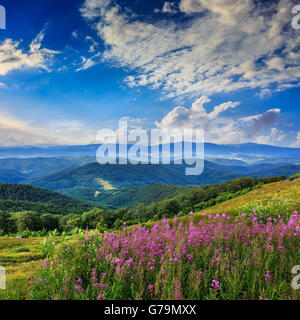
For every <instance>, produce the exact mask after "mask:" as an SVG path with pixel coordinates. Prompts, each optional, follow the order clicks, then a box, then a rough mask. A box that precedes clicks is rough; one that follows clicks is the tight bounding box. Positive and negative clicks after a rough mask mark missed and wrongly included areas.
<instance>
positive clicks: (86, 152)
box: [0, 143, 300, 161]
mask: <svg viewBox="0 0 300 320" xmlns="http://www.w3.org/2000/svg"><path fill="white" fill-rule="evenodd" d="M98 147H99V145H98V144H91V145H84V146H50V147H49V146H48V147H32V146H28V147H7V148H4V147H2V148H0V158H24V157H25V158H34V157H83V156H92V157H95V155H96V151H97V149H98ZM128 148H130V145H129V146H128ZM194 149H195V145H194ZM173 150H174V145H173V144H172V145H171V152H173ZM205 156H206V157H218V158H233V159H238V160H251V161H254V160H255V161H257V160H263V159H270V160H271V161H274V160H275V159H278V157H280V158H282V159H288V158H290V159H291V158H293V159H299V158H300V148H284V147H277V146H270V145H263V144H255V143H246V144H235V145H233V144H230V145H217V144H213V143H205Z"/></svg>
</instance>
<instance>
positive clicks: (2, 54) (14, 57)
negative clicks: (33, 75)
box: [0, 30, 58, 76]
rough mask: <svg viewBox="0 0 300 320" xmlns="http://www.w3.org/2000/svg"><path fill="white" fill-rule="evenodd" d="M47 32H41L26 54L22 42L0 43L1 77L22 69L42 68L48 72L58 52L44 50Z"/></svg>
mask: <svg viewBox="0 0 300 320" xmlns="http://www.w3.org/2000/svg"><path fill="white" fill-rule="evenodd" d="M44 36H45V31H44V30H43V31H41V32H40V33H39V34H38V35H37V36H36V37H35V39H34V40H33V41H32V42H31V43H30V45H29V50H28V51H27V52H26V51H24V50H23V49H21V48H20V44H21V42H20V41H13V40H12V39H6V40H4V41H2V42H0V76H5V75H7V74H8V73H9V72H11V71H14V70H21V69H32V68H35V69H36V68H42V69H44V70H48V65H49V62H50V60H51V59H52V58H53V56H54V55H55V54H57V53H58V52H57V51H54V50H50V49H47V48H42V41H43V39H44Z"/></svg>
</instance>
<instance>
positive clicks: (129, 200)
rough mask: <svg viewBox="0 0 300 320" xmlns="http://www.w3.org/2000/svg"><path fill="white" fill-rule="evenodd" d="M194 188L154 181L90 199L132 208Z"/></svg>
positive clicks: (106, 192) (116, 206)
mask: <svg viewBox="0 0 300 320" xmlns="http://www.w3.org/2000/svg"><path fill="white" fill-rule="evenodd" d="M193 188H196V187H189V186H173V185H166V184H160V183H154V184H150V185H146V186H142V187H129V188H123V189H120V190H112V191H101V192H99V193H98V194H96V195H93V197H92V198H88V200H94V201H96V202H97V203H99V204H101V205H104V206H107V207H110V208H121V207H124V208H131V207H134V206H135V205H137V204H139V203H144V204H146V205H148V204H151V203H153V202H158V201H161V200H164V199H170V198H172V197H175V196H177V195H178V194H181V193H184V192H187V191H189V190H192V189H193ZM81 195H82V193H81ZM74 196H75V194H74Z"/></svg>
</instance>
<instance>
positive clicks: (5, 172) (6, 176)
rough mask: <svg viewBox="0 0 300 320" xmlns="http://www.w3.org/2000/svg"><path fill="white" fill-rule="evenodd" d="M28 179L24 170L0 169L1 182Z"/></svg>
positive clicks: (16, 181) (15, 181)
mask: <svg viewBox="0 0 300 320" xmlns="http://www.w3.org/2000/svg"><path fill="white" fill-rule="evenodd" d="M24 179H26V175H24V174H23V173H22V172H20V171H17V170H12V169H0V182H7V183H18V182H20V181H22V180H24Z"/></svg>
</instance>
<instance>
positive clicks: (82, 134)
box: [0, 110, 96, 146]
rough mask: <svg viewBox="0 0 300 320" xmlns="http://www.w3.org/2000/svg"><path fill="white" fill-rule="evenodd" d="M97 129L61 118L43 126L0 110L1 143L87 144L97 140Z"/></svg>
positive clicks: (8, 144) (10, 144)
mask: <svg viewBox="0 0 300 320" xmlns="http://www.w3.org/2000/svg"><path fill="white" fill-rule="evenodd" d="M95 137H96V131H93V130H90V129H88V126H86V125H84V123H82V122H80V121H78V120H74V119H65V118H61V119H59V120H57V119H56V120H52V121H51V120H49V121H48V123H47V125H45V126H43V127H41V126H40V125H38V124H35V123H33V122H31V121H26V120H23V119H20V118H18V117H15V116H14V115H12V114H10V113H9V112H7V111H6V110H0V145H3V146H16V145H45V144H47V145H49V144H74V143H75V144H86V143H91V142H95Z"/></svg>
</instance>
